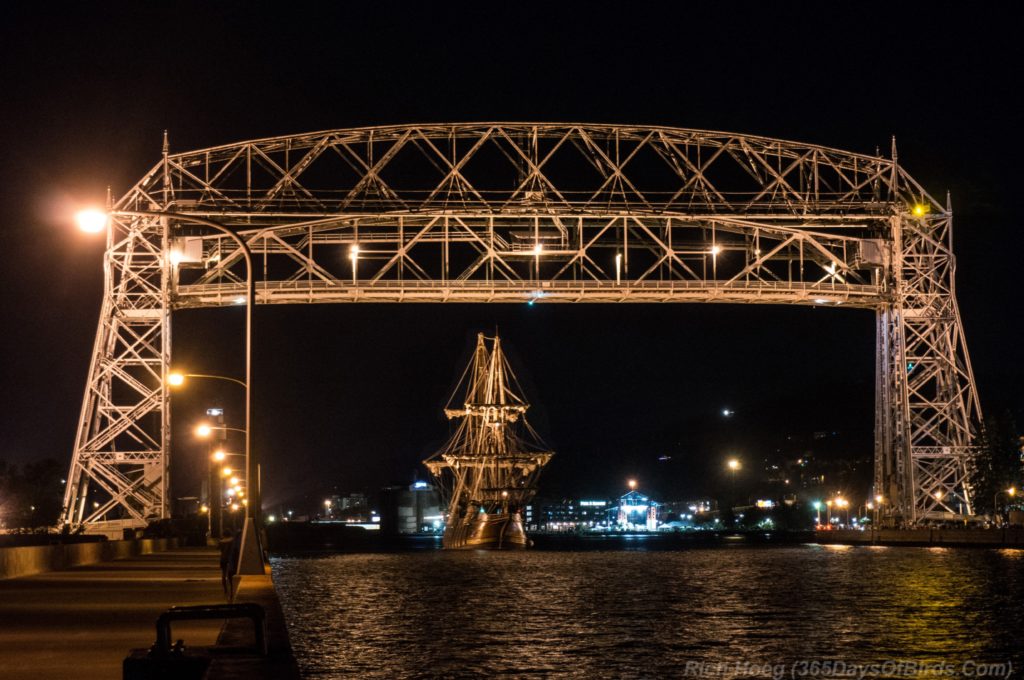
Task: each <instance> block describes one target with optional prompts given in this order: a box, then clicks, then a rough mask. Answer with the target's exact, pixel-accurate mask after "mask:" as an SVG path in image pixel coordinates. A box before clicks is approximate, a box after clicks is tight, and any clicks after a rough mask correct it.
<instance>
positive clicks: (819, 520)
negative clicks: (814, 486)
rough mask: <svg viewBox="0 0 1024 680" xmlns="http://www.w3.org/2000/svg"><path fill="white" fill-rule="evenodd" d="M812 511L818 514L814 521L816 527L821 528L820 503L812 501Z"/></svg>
mask: <svg viewBox="0 0 1024 680" xmlns="http://www.w3.org/2000/svg"><path fill="white" fill-rule="evenodd" d="M812 505H814V511H815V512H817V513H818V519H816V520H815V521H814V523H815V525H816V526H819V527H820V526H821V501H814V503H812Z"/></svg>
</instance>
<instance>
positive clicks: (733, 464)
mask: <svg viewBox="0 0 1024 680" xmlns="http://www.w3.org/2000/svg"><path fill="white" fill-rule="evenodd" d="M726 465H728V466H729V469H730V470H734V471H735V470H739V469H740V467H741V466H740V462H739V461H738V460H736V459H735V458H730V459H729V460H728V462H727V463H726Z"/></svg>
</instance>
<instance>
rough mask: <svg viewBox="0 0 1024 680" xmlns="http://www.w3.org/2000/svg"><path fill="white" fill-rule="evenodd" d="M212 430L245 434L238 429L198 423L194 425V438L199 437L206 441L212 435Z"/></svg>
mask: <svg viewBox="0 0 1024 680" xmlns="http://www.w3.org/2000/svg"><path fill="white" fill-rule="evenodd" d="M214 430H226V431H229V432H241V433H243V434H246V433H247V431H246V430H243V429H242V428H240V427H225V426H224V425H210V424H209V423H199V424H198V425H196V429H195V433H196V436H197V437H199V438H200V439H206V438H207V437H209V436H210V435H211V434H213V431H214Z"/></svg>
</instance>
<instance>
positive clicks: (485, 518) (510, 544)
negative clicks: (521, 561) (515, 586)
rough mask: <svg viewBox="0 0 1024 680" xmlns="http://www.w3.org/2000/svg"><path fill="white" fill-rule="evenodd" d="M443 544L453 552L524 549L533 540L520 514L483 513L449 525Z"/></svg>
mask: <svg viewBox="0 0 1024 680" xmlns="http://www.w3.org/2000/svg"><path fill="white" fill-rule="evenodd" d="M441 545H442V546H443V547H444V548H446V549H449V550H473V549H477V550H522V549H524V548H526V547H527V546H528V545H529V539H528V538H526V530H525V529H524V528H523V520H522V517H521V516H520V515H519V513H518V512H516V513H505V514H495V515H488V514H485V513H479V514H476V515H474V516H473V518H472V519H470V520H468V521H462V522H459V523H457V524H451V525H449V526H448V527H447V528H446V529H445V532H444V538H443V539H442V541H441Z"/></svg>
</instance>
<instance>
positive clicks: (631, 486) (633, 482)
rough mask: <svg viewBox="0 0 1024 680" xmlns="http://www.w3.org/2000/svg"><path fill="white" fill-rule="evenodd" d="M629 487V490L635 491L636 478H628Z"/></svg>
mask: <svg viewBox="0 0 1024 680" xmlns="http://www.w3.org/2000/svg"><path fill="white" fill-rule="evenodd" d="M629 488H630V490H631V491H635V490H636V480H635V479H631V480H629Z"/></svg>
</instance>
